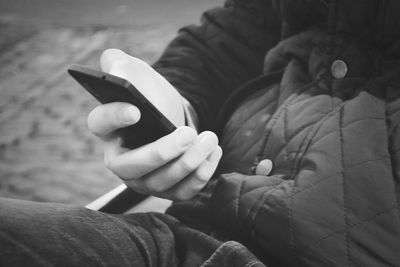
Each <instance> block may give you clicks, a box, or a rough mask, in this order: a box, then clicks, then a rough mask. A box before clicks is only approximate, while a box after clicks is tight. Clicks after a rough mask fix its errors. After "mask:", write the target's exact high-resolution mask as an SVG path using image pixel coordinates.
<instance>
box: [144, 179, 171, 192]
mask: <svg viewBox="0 0 400 267" xmlns="http://www.w3.org/2000/svg"><path fill="white" fill-rule="evenodd" d="M144 184H145V187H146V189H147V190H148V191H151V192H154V193H162V192H163V191H165V190H166V188H165V186H164V185H163V184H162V183H160V182H158V181H155V180H153V179H147V180H146V181H145V182H144Z"/></svg>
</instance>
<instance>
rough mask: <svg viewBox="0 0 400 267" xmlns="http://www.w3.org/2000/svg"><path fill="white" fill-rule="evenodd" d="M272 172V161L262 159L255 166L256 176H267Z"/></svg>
mask: <svg viewBox="0 0 400 267" xmlns="http://www.w3.org/2000/svg"><path fill="white" fill-rule="evenodd" d="M271 170H272V161H271V160H269V159H263V160H262V161H260V162H259V163H258V164H257V168H256V175H265V176H267V175H268V174H269V173H270V172H271Z"/></svg>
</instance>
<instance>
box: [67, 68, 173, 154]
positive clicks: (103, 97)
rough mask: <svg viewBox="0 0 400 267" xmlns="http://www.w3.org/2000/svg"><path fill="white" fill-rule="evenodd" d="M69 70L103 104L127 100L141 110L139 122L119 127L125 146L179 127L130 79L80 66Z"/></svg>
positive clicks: (129, 146) (150, 139)
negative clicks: (129, 80)
mask: <svg viewBox="0 0 400 267" xmlns="http://www.w3.org/2000/svg"><path fill="white" fill-rule="evenodd" d="M68 73H69V74H70V75H71V76H72V77H73V78H75V80H77V81H78V82H79V83H80V84H81V85H82V86H83V87H84V88H85V89H86V90H87V91H88V92H89V93H91V94H92V95H93V96H94V97H95V98H96V99H97V100H99V101H100V102H101V103H103V104H106V103H111V102H127V103H131V104H133V105H135V106H136V107H137V108H138V109H139V110H140V112H141V117H140V120H139V122H138V123H136V124H135V125H132V126H129V127H126V128H121V129H119V130H118V134H119V135H120V136H121V137H122V139H123V140H124V146H125V147H128V148H136V147H139V146H143V145H145V144H148V143H150V142H153V141H155V140H157V139H159V138H161V137H163V136H165V135H167V134H169V133H171V132H173V131H174V130H175V129H176V127H175V126H174V125H173V124H172V123H171V122H170V121H169V120H168V119H167V118H166V117H165V116H164V115H163V114H162V113H161V112H160V111H159V110H158V109H157V108H156V107H154V106H153V104H151V103H150V102H149V101H148V100H147V99H146V98H145V97H144V96H143V95H142V94H141V93H140V92H139V91H138V90H137V89H136V88H135V87H134V86H133V85H132V84H131V83H130V82H128V81H126V80H124V79H122V78H119V77H117V76H114V75H111V74H108V73H104V72H101V71H97V70H93V69H90V68H88V67H85V66H80V65H72V66H71V67H70V68H69V69H68Z"/></svg>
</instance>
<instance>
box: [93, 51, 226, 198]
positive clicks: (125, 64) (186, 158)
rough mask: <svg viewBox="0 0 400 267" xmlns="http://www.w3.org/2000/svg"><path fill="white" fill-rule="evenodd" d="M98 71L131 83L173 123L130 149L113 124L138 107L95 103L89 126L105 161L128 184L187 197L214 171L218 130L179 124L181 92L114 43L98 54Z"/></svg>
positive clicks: (124, 122)
mask: <svg viewBox="0 0 400 267" xmlns="http://www.w3.org/2000/svg"><path fill="white" fill-rule="evenodd" d="M100 62H101V67H102V69H103V71H105V72H108V73H111V74H113V75H116V76H119V77H122V78H125V79H127V80H128V81H130V82H131V83H132V84H133V85H135V87H136V88H138V90H140V91H141V93H142V94H144V95H145V96H146V97H147V98H148V99H149V100H150V101H151V102H152V103H153V104H154V105H155V106H156V107H157V108H158V109H159V110H160V111H161V112H162V113H163V114H164V115H165V116H166V117H167V118H168V119H170V120H171V121H172V122H173V123H174V124H175V125H176V126H177V129H176V130H175V131H174V132H173V133H171V134H169V135H167V136H164V137H162V138H160V139H159V140H157V141H155V142H153V143H150V144H147V145H145V146H142V147H139V148H136V149H133V150H129V149H127V148H125V147H122V146H121V143H122V142H121V139H120V138H119V137H118V136H117V135H116V134H115V130H117V129H119V128H122V127H126V126H129V125H133V124H135V123H137V122H138V121H139V120H140V111H139V110H138V109H137V108H136V107H135V106H133V105H130V104H127V103H119V102H116V103H110V104H105V105H99V106H97V107H96V108H95V109H94V110H92V112H91V113H90V114H89V116H88V127H89V130H90V131H91V132H92V133H93V134H95V135H96V136H98V137H99V138H100V139H102V140H103V141H104V147H105V149H104V162H105V164H106V166H107V167H108V168H109V169H110V170H111V171H112V172H113V173H115V174H116V175H117V176H118V177H120V178H121V179H122V180H123V181H124V182H125V183H126V184H127V186H129V187H130V188H132V189H133V190H135V191H137V192H140V193H147V194H151V195H154V196H158V197H163V198H167V199H171V200H184V199H190V198H192V197H193V196H194V195H195V194H197V193H198V192H199V191H200V190H201V189H202V188H203V187H204V186H205V185H206V183H207V182H208V180H209V179H210V177H211V176H212V174H213V173H214V171H215V169H216V167H217V165H218V162H219V160H220V158H221V156H222V149H221V147H220V146H218V138H217V136H216V135H215V134H214V133H212V132H209V131H205V132H202V133H200V134H197V132H196V130H195V129H193V128H190V127H187V126H183V125H184V121H185V117H184V112H183V108H182V99H181V96H180V94H179V93H178V92H177V91H176V90H175V89H174V88H173V87H172V86H171V85H170V84H169V83H168V82H167V81H166V80H165V79H164V78H163V77H162V76H161V75H159V74H158V73H157V72H156V71H154V70H153V69H152V68H151V67H150V66H149V65H148V64H146V63H145V62H143V61H141V60H139V59H137V58H134V57H131V56H129V55H127V54H125V53H124V52H122V51H120V50H116V49H109V50H106V51H104V52H103V54H102V56H101V60H100Z"/></svg>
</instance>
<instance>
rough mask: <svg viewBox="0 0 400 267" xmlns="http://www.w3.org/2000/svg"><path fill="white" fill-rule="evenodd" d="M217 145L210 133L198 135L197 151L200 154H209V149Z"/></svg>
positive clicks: (216, 140) (215, 139)
mask: <svg viewBox="0 0 400 267" xmlns="http://www.w3.org/2000/svg"><path fill="white" fill-rule="evenodd" d="M217 144H218V139H217V138H216V137H215V135H212V134H210V133H202V134H200V140H199V149H200V151H201V152H202V153H204V154H206V153H208V152H210V150H211V149H213V148H215V147H216V146H217Z"/></svg>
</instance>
